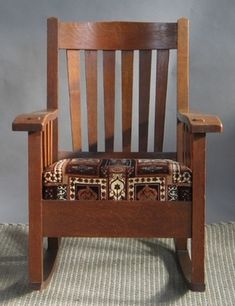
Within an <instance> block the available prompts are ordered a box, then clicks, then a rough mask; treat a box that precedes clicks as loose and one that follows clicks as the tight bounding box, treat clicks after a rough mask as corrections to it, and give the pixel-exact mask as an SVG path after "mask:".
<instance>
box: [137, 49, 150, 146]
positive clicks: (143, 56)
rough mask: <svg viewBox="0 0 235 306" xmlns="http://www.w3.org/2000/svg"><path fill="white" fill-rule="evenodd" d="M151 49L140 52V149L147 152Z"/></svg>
mask: <svg viewBox="0 0 235 306" xmlns="http://www.w3.org/2000/svg"><path fill="white" fill-rule="evenodd" d="M151 54H152V51H151V50H141V51H140V52H139V151H140V152H147V146H148V118H149V98H150V75H151Z"/></svg>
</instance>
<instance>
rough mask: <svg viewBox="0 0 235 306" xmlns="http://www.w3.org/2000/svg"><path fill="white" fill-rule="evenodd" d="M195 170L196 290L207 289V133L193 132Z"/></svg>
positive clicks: (194, 277) (193, 235)
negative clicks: (205, 263)
mask: <svg viewBox="0 0 235 306" xmlns="http://www.w3.org/2000/svg"><path fill="white" fill-rule="evenodd" d="M191 148H192V151H191V160H192V171H193V183H192V184H193V185H192V187H193V201H192V241H191V257H192V276H191V281H192V284H193V286H194V287H195V288H196V290H199V291H203V290H205V271H204V270H205V267H204V261H205V183H206V182H205V181H206V180H205V176H206V172H205V148H206V137H205V134H203V133H201V134H193V137H192V144H191Z"/></svg>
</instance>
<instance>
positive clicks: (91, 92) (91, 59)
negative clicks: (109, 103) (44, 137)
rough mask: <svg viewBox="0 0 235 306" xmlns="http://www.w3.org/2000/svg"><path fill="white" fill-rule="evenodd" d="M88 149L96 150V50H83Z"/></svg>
mask: <svg viewBox="0 0 235 306" xmlns="http://www.w3.org/2000/svg"><path fill="white" fill-rule="evenodd" d="M85 67H86V96H87V114H88V143H89V151H91V152H96V151H97V102H98V100H97V51H85Z"/></svg>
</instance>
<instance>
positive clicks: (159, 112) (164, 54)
mask: <svg viewBox="0 0 235 306" xmlns="http://www.w3.org/2000/svg"><path fill="white" fill-rule="evenodd" d="M168 63H169V50H158V51H157V77H156V80H157V81H156V116H155V145H154V151H157V152H162V148H163V139H164V125H165V110H166V92H167V77H168Z"/></svg>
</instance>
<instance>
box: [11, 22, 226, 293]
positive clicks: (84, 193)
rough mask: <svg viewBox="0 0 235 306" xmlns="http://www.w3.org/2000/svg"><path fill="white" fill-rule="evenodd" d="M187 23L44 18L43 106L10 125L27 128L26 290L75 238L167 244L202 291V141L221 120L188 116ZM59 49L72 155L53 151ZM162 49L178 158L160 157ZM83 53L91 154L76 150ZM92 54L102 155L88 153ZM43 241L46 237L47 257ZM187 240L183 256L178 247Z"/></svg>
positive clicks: (40, 281)
mask: <svg viewBox="0 0 235 306" xmlns="http://www.w3.org/2000/svg"><path fill="white" fill-rule="evenodd" d="M188 24H189V22H188V20H187V19H186V18H181V19H179V20H178V22H177V23H144V22H95V23H90V22H87V23H75V22H60V21H58V20H57V19H56V18H49V19H48V53H47V55H48V57H47V65H48V66H47V68H48V70H47V109H46V110H43V111H39V112H34V113H30V114H23V115H20V116H18V117H16V119H15V120H14V122H13V130H14V131H27V132H28V160H29V164H28V171H29V172H28V174H29V281H30V283H31V284H32V286H33V287H34V288H35V289H41V288H44V287H45V285H46V284H47V283H48V279H49V276H50V275H51V274H52V273H51V272H52V271H53V267H54V263H55V259H56V255H57V251H58V247H59V239H60V237H75V236H76V237H78V236H79V237H170V238H174V241H175V249H176V255H177V257H178V262H179V264H180V266H181V269H182V272H183V275H184V276H185V280H186V281H187V283H188V286H189V288H190V289H191V290H195V291H203V290H205V282H204V221H205V217H204V215H205V145H206V137H205V136H206V133H207V132H221V131H222V124H221V122H220V120H219V119H218V118H217V117H215V116H211V115H202V114H196V113H190V112H189V27H188ZM60 49H65V50H66V52H67V53H66V54H67V68H68V84H69V97H70V113H71V126H72V143H73V152H62V151H58V111H59V109H58V60H59V57H58V55H59V50H60ZM170 49H176V50H177V152H173V153H169V152H168V153H164V152H162V149H163V136H164V121H165V105H166V90H167V76H168V62H169V54H170ZM98 50H102V52H98ZM116 50H120V51H119V54H120V52H121V56H120V58H121V89H120V90H121V96H122V116H121V118H122V119H121V121H122V138H123V150H122V152H114V134H115V133H114V121H115V119H114V118H115V109H116V108H115V103H114V101H115V88H116V87H117V86H116V85H115V83H116V80H115V66H117V65H116V54H117V52H115V51H116ZM134 50H138V51H135V52H134ZM152 50H157V53H156V54H157V55H156V62H157V64H156V99H155V102H156V103H155V114H156V115H155V127H154V131H155V134H154V135H155V136H154V152H153V153H148V152H147V139H148V132H149V131H148V118H149V100H150V99H149V97H150V75H151V58H152V57H151V56H152V54H153V52H152ZM138 52H139V53H138ZM154 52H155V51H154ZM97 54H101V55H102V57H99V56H98V55H97ZM135 54H137V55H138V57H137V59H138V58H139V62H138V66H139V88H138V93H139V138H138V141H139V152H131V130H132V119H133V118H132V100H133V79H134V77H135V76H134V75H135V74H134V73H133V69H134V67H135V65H133V62H134V58H135V56H136V55H135ZM82 55H83V56H84V61H85V62H84V66H83V67H85V77H84V80H85V81H86V82H85V83H86V102H87V114H88V115H87V117H88V120H87V121H88V143H89V151H90V152H82V145H81V143H82V136H83V134H84V133H82V126H81V119H82V115H81V100H82V99H81V96H82V95H81V91H82V90H83V89H82V86H81V77H82V72H83V70H82V69H81V66H82V64H83V62H82V60H83V57H82ZM100 58H101V59H102V61H103V89H102V90H103V93H104V118H105V119H104V122H105V126H104V133H105V136H104V137H105V138H104V139H105V152H103V153H102V152H97V134H98V133H97V113H98V111H99V110H97V100H98V93H97V84H98V83H97V82H98V75H99V74H98V73H97V71H98V68H97V67H98V64H97V63H98V62H99V59H100ZM83 88H84V86H83ZM98 90H101V89H100V87H98ZM44 237H47V238H48V248H47V251H46V252H44V249H43V238H44ZM189 238H191V257H190V256H189V253H188V249H187V241H188V239H189Z"/></svg>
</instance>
